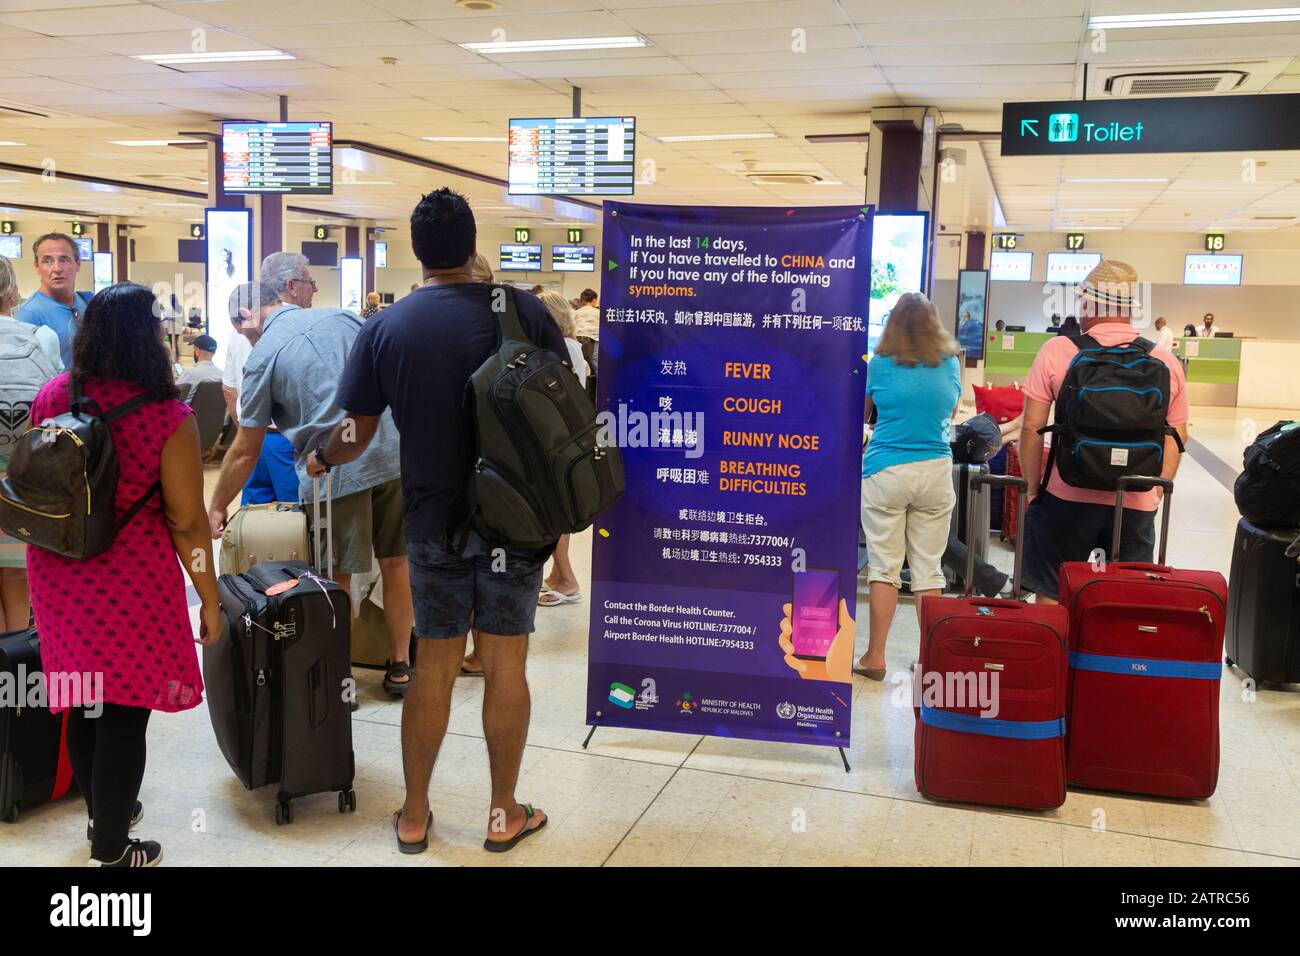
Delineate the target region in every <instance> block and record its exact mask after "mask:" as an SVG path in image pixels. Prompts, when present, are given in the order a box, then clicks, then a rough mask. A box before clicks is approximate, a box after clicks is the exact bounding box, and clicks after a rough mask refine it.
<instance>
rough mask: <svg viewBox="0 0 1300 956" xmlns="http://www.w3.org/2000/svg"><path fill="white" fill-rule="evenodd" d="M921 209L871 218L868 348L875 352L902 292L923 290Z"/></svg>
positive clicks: (924, 228)
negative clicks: (891, 310) (891, 311)
mask: <svg viewBox="0 0 1300 956" xmlns="http://www.w3.org/2000/svg"><path fill="white" fill-rule="evenodd" d="M928 228H929V216H928V214H926V213H923V212H903V213H877V214H876V215H875V216H873V217H872V219H871V304H870V306H869V308H868V310H867V350H868V352H872V351H875V348H876V343H877V342H878V341H880V334H881V332H883V331H884V328H885V320H886V318H888V316H889V311H890V309H892V308H893V307H894V303H896V302H897V301H898V300H899V299H900V298H901V297H902V296H903V294H904V293H907V292H924V291H925V263H926V247H927V243H926V236H927V234H928Z"/></svg>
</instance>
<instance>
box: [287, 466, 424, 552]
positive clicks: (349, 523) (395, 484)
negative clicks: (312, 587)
mask: <svg viewBox="0 0 1300 956" xmlns="http://www.w3.org/2000/svg"><path fill="white" fill-rule="evenodd" d="M332 507H333V515H332V517H333V525H334V526H333V528H332V529H331V530H330V539H331V540H332V541H333V542H334V573H335V574H364V573H365V572H366V571H369V570H370V569H371V567H372V566H373V564H374V560H373V559H374V558H381V559H382V558H401V557H405V556H406V538H405V536H404V535H403V533H402V518H403V512H404V507H403V502H402V483H401V481H399V480H398V479H396V478H394V479H393V480H392V481H386V482H384V483H383V484H382V485H375V486H374V487H373V488H367V489H366V490H365V491H358V492H355V493H354V494H350V495H344V496H343V497H342V498H335V499H334V504H333V506H332ZM305 508H306V510H307V516H308V521H310V520H311V514H312V506H311V504H310V502H309V503H308V504H307V505H305ZM324 520H325V502H324V501H323V500H322V501H321V521H322V522H323V521H324ZM312 540H313V542H314V541H315V537H314V535H313V538H312ZM316 567H317V568H319V569H320V570H322V571H324V570H325V567H326V565H325V555H323V554H322V555H318V556H317V561H316Z"/></svg>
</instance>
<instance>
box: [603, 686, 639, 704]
mask: <svg viewBox="0 0 1300 956" xmlns="http://www.w3.org/2000/svg"><path fill="white" fill-rule="evenodd" d="M635 701H636V691H634V690H633V689H632V688H631V687H628V686H627V684H620V683H619V682H618V681H614V682H613V683H612V684H610V685H609V702H610V703H611V704H613V705H615V706H616V707H622V708H623V709H624V710H631V709H632V704H633V703H634V702H635Z"/></svg>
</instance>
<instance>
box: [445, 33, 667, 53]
mask: <svg viewBox="0 0 1300 956" xmlns="http://www.w3.org/2000/svg"><path fill="white" fill-rule="evenodd" d="M458 46H460V48H461V49H463V50H471V51H473V52H474V53H562V52H565V51H569V50H627V49H631V48H633V47H643V46H650V41H649V40H647V39H646V38H645V37H643V36H625V37H572V38H569V39H564V40H493V41H492V42H490V43H461V44H458Z"/></svg>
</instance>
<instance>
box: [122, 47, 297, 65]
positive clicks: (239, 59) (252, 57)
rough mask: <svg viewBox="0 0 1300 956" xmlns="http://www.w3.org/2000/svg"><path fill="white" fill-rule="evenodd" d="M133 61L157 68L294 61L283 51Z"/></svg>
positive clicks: (143, 55) (160, 55)
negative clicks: (150, 64)
mask: <svg viewBox="0 0 1300 956" xmlns="http://www.w3.org/2000/svg"><path fill="white" fill-rule="evenodd" d="M132 59H133V60H144V61H145V62H147V63H157V64H158V65H159V66H183V65H185V64H187V63H262V62H264V61H267V60H296V59H298V58H297V57H296V56H294V55H293V54H292V53H285V52H284V51H283V50H232V51H228V52H225V53H221V52H218V51H211V52H205V53H140V54H137V55H135V56H133V57H132Z"/></svg>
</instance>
